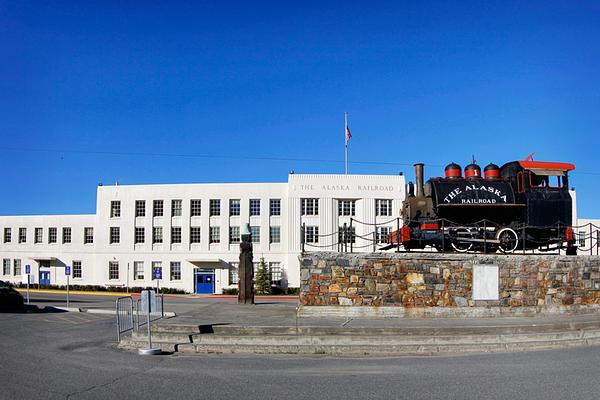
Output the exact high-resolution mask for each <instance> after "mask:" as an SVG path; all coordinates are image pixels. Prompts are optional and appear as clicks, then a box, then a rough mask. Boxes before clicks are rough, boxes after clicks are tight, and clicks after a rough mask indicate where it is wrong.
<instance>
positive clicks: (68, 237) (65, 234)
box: [62, 227, 71, 244]
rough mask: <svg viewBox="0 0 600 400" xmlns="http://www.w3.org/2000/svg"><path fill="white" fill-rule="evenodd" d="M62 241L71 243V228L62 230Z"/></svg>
mask: <svg viewBox="0 0 600 400" xmlns="http://www.w3.org/2000/svg"><path fill="white" fill-rule="evenodd" d="M62 242H63V244H64V243H71V228H67V227H65V228H63V232H62Z"/></svg>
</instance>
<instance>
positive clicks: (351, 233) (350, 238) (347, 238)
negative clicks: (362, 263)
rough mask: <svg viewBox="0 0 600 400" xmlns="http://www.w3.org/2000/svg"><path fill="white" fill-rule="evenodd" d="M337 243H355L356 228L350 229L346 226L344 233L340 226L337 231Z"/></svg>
mask: <svg viewBox="0 0 600 400" xmlns="http://www.w3.org/2000/svg"><path fill="white" fill-rule="evenodd" d="M338 241H339V243H356V227H355V226H353V227H352V228H351V227H349V226H348V225H346V231H345V232H344V227H343V226H340V228H339V230H338Z"/></svg>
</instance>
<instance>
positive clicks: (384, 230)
mask: <svg viewBox="0 0 600 400" xmlns="http://www.w3.org/2000/svg"><path fill="white" fill-rule="evenodd" d="M353 228H354V227H353ZM376 232H377V243H387V237H388V235H389V234H390V233H392V228H391V227H389V226H378V227H377V230H376Z"/></svg>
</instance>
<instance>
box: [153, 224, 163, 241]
mask: <svg viewBox="0 0 600 400" xmlns="http://www.w3.org/2000/svg"><path fill="white" fill-rule="evenodd" d="M162 242H163V229H162V226H155V227H153V228H152V243H162Z"/></svg>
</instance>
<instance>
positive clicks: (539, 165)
mask: <svg viewBox="0 0 600 400" xmlns="http://www.w3.org/2000/svg"><path fill="white" fill-rule="evenodd" d="M519 164H520V165H521V167H523V168H527V169H554V170H559V171H572V170H574V169H575V165H573V164H571V163H562V162H549V161H519Z"/></svg>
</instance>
